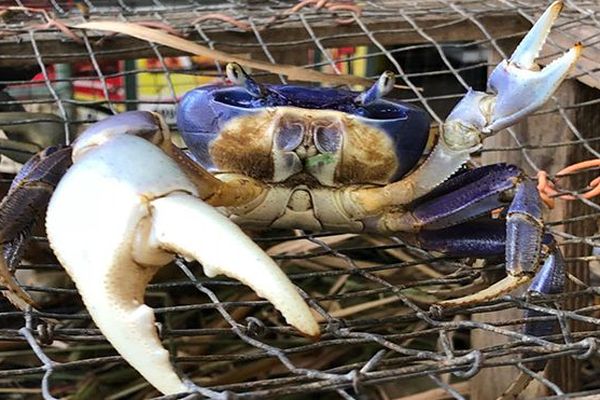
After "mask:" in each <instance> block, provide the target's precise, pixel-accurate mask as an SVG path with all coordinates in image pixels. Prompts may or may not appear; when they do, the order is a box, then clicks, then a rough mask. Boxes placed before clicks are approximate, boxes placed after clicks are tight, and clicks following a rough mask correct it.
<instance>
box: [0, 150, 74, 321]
mask: <svg viewBox="0 0 600 400" xmlns="http://www.w3.org/2000/svg"><path fill="white" fill-rule="evenodd" d="M70 165H71V149H70V148H62V149H57V148H54V147H53V148H48V149H46V150H44V151H42V152H40V153H38V154H36V155H35V156H33V157H32V158H31V159H30V160H29V161H28V162H27V163H25V165H24V166H23V167H22V168H21V170H20V171H19V173H18V174H17V176H16V177H15V179H14V180H13V182H12V184H11V186H10V189H9V192H8V194H7V195H6V196H5V197H4V199H2V202H1V203H0V282H2V283H3V284H4V285H6V288H7V289H8V290H7V291H4V295H5V296H6V297H7V298H8V300H9V301H10V302H11V303H13V304H14V305H15V306H16V307H18V308H20V309H21V310H24V309H25V308H26V307H27V305H31V306H35V303H34V301H33V299H32V298H31V296H30V295H29V294H28V293H27V292H25V291H24V290H23V289H22V288H21V287H20V286H19V284H18V283H17V281H16V280H15V278H14V277H13V275H12V273H11V270H14V268H15V267H16V266H17V265H18V264H19V262H20V261H21V254H22V251H23V246H24V245H25V242H26V241H27V238H28V237H29V235H30V232H31V228H32V227H33V224H34V223H35V221H36V219H37V217H39V216H40V215H41V214H42V213H43V212H44V210H45V209H46V205H47V204H48V201H49V199H50V196H51V195H52V193H53V191H54V188H55V187H56V185H57V183H58V181H59V180H60V178H61V177H62V175H63V174H64V173H65V171H66V170H67V169H68V168H69V166H70ZM22 211H24V212H22Z"/></svg>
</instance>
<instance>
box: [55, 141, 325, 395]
mask: <svg viewBox="0 0 600 400" xmlns="http://www.w3.org/2000/svg"><path fill="white" fill-rule="evenodd" d="M80 139H81V141H80V140H78V141H77V142H76V143H75V145H74V151H73V154H74V156H73V158H74V165H73V166H72V167H71V168H70V169H69V171H68V172H67V174H66V175H65V176H64V177H63V179H62V180H61V181H60V183H59V185H58V186H57V188H56V191H55V193H54V196H53V197H52V199H51V201H50V205H49V207H48V214H47V218H46V228H47V233H48V238H49V240H50V244H51V246H52V248H53V250H54V252H55V253H56V255H57V257H58V258H59V260H60V262H61V264H62V265H63V266H64V267H65V269H66V270H67V272H68V273H69V275H70V276H71V278H72V279H73V281H74V282H75V284H76V286H77V289H78V291H79V293H80V294H81V297H82V299H83V301H84V303H85V305H86V307H87V308H88V311H89V313H90V315H91V317H92V318H93V320H94V322H95V323H96V324H97V326H98V327H99V328H100V330H101V331H102V332H103V334H104V335H105V336H106V338H107V339H108V340H109V341H110V342H111V344H112V345H113V346H114V347H115V349H117V351H118V352H119V353H120V354H121V355H122V356H123V357H124V358H125V359H126V360H127V361H128V362H129V363H130V364H131V365H132V366H133V367H134V368H135V369H137V370H138V371H139V372H140V373H141V374H142V375H143V376H144V377H145V378H146V379H147V380H148V381H149V382H150V383H151V384H152V385H154V386H155V387H156V388H157V389H158V390H160V391H161V392H163V393H165V394H173V393H178V392H184V391H189V390H190V389H191V387H190V386H189V384H185V383H184V382H183V381H182V380H181V379H180V378H179V377H178V376H177V374H176V373H175V371H174V369H173V367H172V366H171V364H170V363H169V356H168V352H167V351H166V350H165V349H164V348H163V347H162V346H161V344H160V340H159V338H158V336H157V333H156V329H155V327H154V315H153V312H152V309H150V308H149V307H147V306H146V305H145V304H144V302H143V297H144V290H145V287H146V285H147V283H148V281H149V280H150V279H151V278H152V276H153V275H154V274H155V273H156V271H157V270H158V269H159V268H160V267H162V266H163V265H165V264H167V263H169V262H170V261H171V260H172V259H173V257H174V256H175V254H181V255H184V256H186V257H192V258H195V259H196V260H198V261H199V262H200V263H202V264H203V266H204V269H205V273H206V274H207V275H209V276H213V275H216V274H225V275H227V276H231V277H234V278H236V279H239V280H240V281H242V282H243V283H245V284H247V285H248V286H250V287H251V288H252V289H254V290H255V291H256V292H257V293H258V294H259V295H260V296H263V297H265V298H266V299H267V300H269V301H270V302H271V303H273V304H274V305H275V307H276V308H277V309H278V310H279V311H281V313H282V314H283V316H284V318H285V319H286V320H287V321H288V322H289V323H290V324H291V325H293V326H295V327H296V328H297V329H298V330H299V331H300V332H302V333H303V334H305V335H307V336H318V334H319V328H318V326H317V324H316V322H315V320H314V318H313V316H312V314H311V312H310V310H309V308H308V307H307V305H306V303H305V302H304V301H303V300H302V298H301V297H300V295H299V294H298V292H297V290H296V289H295V287H294V285H293V284H292V283H291V282H290V281H289V279H288V278H287V277H286V275H285V274H284V273H283V272H282V271H281V270H280V269H279V267H278V266H277V265H276V264H275V263H274V261H272V260H271V259H270V258H269V257H268V256H266V255H265V254H264V253H263V252H262V250H261V249H260V248H259V247H258V246H257V245H256V244H254V243H253V242H252V240H250V239H249V238H248V237H247V236H246V235H244V234H243V232H242V231H241V230H240V229H239V228H238V227H237V226H236V225H235V224H233V223H232V222H231V221H229V219H227V218H226V217H225V216H223V215H222V214H220V213H218V212H217V211H216V210H215V209H213V208H212V207H211V206H208V205H207V204H205V203H204V202H202V201H201V200H200V199H199V198H198V195H199V193H198V189H197V188H196V185H194V183H193V182H192V181H191V180H190V179H189V178H188V177H187V175H186V174H185V172H183V171H182V169H181V168H180V167H179V166H178V164H177V163H176V162H175V161H174V160H172V159H171V158H169V157H168V156H167V155H166V154H165V152H163V151H162V150H161V149H160V148H158V147H156V146H155V145H153V144H152V143H150V141H149V140H146V139H142V138H140V137H138V136H132V135H124V134H120V135H117V134H115V135H109V136H108V137H103V136H94V137H86V136H82V138H80Z"/></svg>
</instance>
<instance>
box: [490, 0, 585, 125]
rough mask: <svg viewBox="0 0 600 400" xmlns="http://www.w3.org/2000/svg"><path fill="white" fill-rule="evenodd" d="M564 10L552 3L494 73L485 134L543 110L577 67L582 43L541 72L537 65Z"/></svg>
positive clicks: (556, 3)
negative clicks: (539, 56) (543, 106)
mask: <svg viewBox="0 0 600 400" xmlns="http://www.w3.org/2000/svg"><path fill="white" fill-rule="evenodd" d="M562 8H563V4H562V2H561V1H556V2H554V3H552V5H551V6H550V7H548V9H546V11H545V12H544V13H543V14H542V16H541V17H540V19H539V20H538V21H537V22H536V23H535V24H534V25H533V27H532V28H531V30H530V31H529V32H528V33H527V35H525V37H524V38H523V40H522V41H521V43H519V45H518V46H517V48H516V50H515V51H514V52H513V54H512V56H511V57H510V59H509V60H503V61H502V62H501V63H500V64H498V66H496V68H495V69H494V71H493V72H492V73H491V75H490V77H489V80H488V88H489V90H490V91H491V92H493V93H494V94H495V95H496V96H495V105H494V106H493V112H492V115H491V119H490V123H489V124H488V125H487V126H486V127H485V128H483V129H482V132H483V133H484V134H491V133H492V132H497V131H499V130H501V129H504V128H506V127H508V126H510V125H513V124H515V123H516V122H517V121H519V120H520V119H521V118H523V117H525V116H527V115H528V114H530V113H531V112H533V111H535V110H536V109H538V108H539V107H541V106H542V105H543V104H544V103H545V102H546V101H547V100H548V99H549V98H550V96H552V94H553V93H554V92H555V91H556V89H557V88H558V86H559V85H560V83H561V82H562V81H563V79H565V77H566V76H567V74H568V72H569V70H570V69H571V67H573V65H575V63H576V61H577V59H578V58H579V55H580V54H581V50H582V45H581V44H579V43H578V44H576V45H575V46H574V47H573V48H571V49H570V50H569V51H568V52H567V53H565V54H564V55H562V56H561V57H559V58H558V59H556V60H554V61H553V62H552V63H550V64H549V65H547V66H546V67H545V68H543V69H541V70H540V67H539V65H537V64H536V63H535V59H536V58H537V57H538V55H539V53H540V50H541V49H542V47H543V45H544V43H545V41H546V38H547V37H548V34H549V33H550V29H551V28H552V25H553V24H554V21H556V19H557V18H558V15H559V14H560V11H561V10H562Z"/></svg>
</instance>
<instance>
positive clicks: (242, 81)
mask: <svg viewBox="0 0 600 400" xmlns="http://www.w3.org/2000/svg"><path fill="white" fill-rule="evenodd" d="M225 73H226V75H227V79H229V80H230V81H231V82H232V83H233V84H234V85H236V86H242V87H243V88H244V89H246V90H247V91H248V93H250V94H251V95H252V96H254V97H265V92H266V90H265V88H264V86H262V85H261V84H259V83H258V82H256V81H255V80H254V79H253V78H252V77H251V76H250V75H248V73H247V72H246V71H244V68H242V66H241V65H240V64H238V63H229V64H227V67H226V68H225Z"/></svg>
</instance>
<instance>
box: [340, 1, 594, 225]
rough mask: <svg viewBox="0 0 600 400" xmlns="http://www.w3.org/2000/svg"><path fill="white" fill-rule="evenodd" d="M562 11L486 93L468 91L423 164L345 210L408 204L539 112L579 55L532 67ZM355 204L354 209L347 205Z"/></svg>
mask: <svg viewBox="0 0 600 400" xmlns="http://www.w3.org/2000/svg"><path fill="white" fill-rule="evenodd" d="M561 9H562V2H560V1H557V2H554V3H553V4H552V5H551V6H550V7H549V8H548V9H547V10H546V11H545V12H544V14H542V16H541V17H540V19H539V20H538V21H537V22H536V23H535V24H534V26H533V27H532V28H531V30H530V31H529V32H528V33H527V35H525V37H524V38H523V40H522V41H521V43H520V44H519V45H518V46H517V48H516V50H515V51H514V53H513V54H512V56H511V57H510V58H509V59H508V60H504V61H502V62H501V63H500V64H498V66H497V67H496V68H495V69H494V71H493V72H492V73H491V75H490V77H489V79H488V92H487V93H485V92H479V91H476V90H472V89H470V90H469V91H468V92H467V94H466V95H465V97H464V98H463V99H462V100H461V101H460V102H459V103H458V104H457V105H456V106H455V107H454V109H453V110H452V112H451V113H450V115H449V116H448V117H447V118H446V121H445V122H444V124H443V126H442V129H441V135H440V138H439V139H438V142H437V144H436V146H435V147H434V149H433V150H432V152H431V154H430V156H429V157H428V159H427V160H425V162H424V163H423V164H422V165H421V166H420V167H419V168H418V169H416V170H415V171H414V172H413V173H411V174H410V175H408V176H407V177H405V178H404V179H402V180H400V181H398V182H394V183H391V184H389V185H387V186H384V187H378V188H367V189H358V190H355V191H353V192H352V193H351V197H352V201H348V205H345V206H346V208H348V209H351V210H352V214H353V216H355V217H362V216H365V215H372V214H376V213H378V212H381V210H382V209H384V208H385V207H389V206H393V205H403V204H408V203H410V202H412V201H414V200H415V199H418V198H419V197H421V196H423V195H426V194H427V193H428V192H429V191H431V190H432V189H433V188H435V187H437V186H438V185H440V184H441V183H442V182H444V181H446V179H448V177H450V176H451V175H452V174H454V173H455V172H456V171H458V170H459V169H460V167H461V166H462V165H464V164H465V163H466V162H467V161H468V160H469V158H470V154H471V153H473V152H474V151H477V150H478V149H479V148H480V147H481V143H482V140H483V139H484V138H485V137H487V136H490V135H492V134H494V133H496V132H498V131H500V130H501V129H504V128H506V127H508V126H511V125H513V124H515V123H517V122H518V121H520V120H521V119H523V118H525V117H526V116H527V115H529V114H531V113H532V112H533V111H535V110H537V109H538V108H540V107H541V106H542V105H543V104H544V103H545V102H546V101H547V100H548V99H549V98H550V97H551V96H552V94H553V93H554V92H555V91H556V89H557V88H558V86H559V85H560V83H561V82H562V81H563V80H564V79H565V77H566V76H567V74H568V72H569V70H570V69H571V68H572V67H573V65H575V63H576V61H577V59H578V58H579V56H580V54H581V50H582V45H581V44H576V45H575V46H574V47H573V48H571V49H570V50H569V51H568V52H567V53H565V54H564V55H562V56H561V57H559V58H558V59H556V60H554V61H553V62H552V63H551V64H550V65H548V66H546V67H545V68H543V69H540V67H539V66H538V65H537V64H535V63H534V59H535V58H536V57H537V55H538V54H539V52H540V50H541V48H542V46H543V44H544V42H545V41H546V38H547V36H548V33H549V31H550V28H551V26H552V24H553V23H554V21H555V20H556V18H557V17H558V14H559V13H560V11H561ZM351 203H355V204H356V205H352V204H351Z"/></svg>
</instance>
